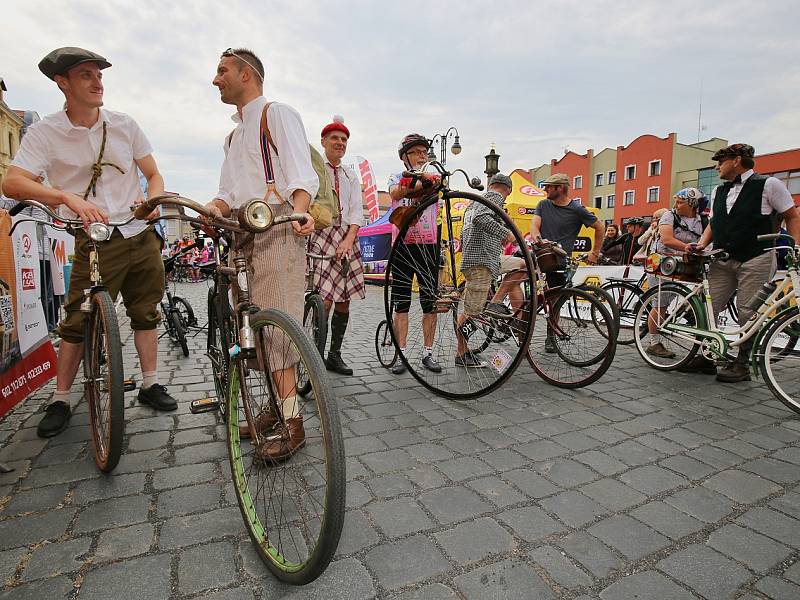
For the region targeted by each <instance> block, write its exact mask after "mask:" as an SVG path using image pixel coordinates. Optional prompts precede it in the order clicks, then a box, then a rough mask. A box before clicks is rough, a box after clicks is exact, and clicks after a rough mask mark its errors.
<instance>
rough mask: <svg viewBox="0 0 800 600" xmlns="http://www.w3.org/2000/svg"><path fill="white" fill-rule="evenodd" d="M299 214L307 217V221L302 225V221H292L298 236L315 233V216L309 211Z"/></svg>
mask: <svg viewBox="0 0 800 600" xmlns="http://www.w3.org/2000/svg"><path fill="white" fill-rule="evenodd" d="M298 214H300V215H303V216H304V217H305V223H303V224H302V225H301V224H300V221H292V229H294V234H295V235H296V236H309V235H311V234H312V233H314V217H312V216H311V215H310V214H308V213H307V212H305V213H298Z"/></svg>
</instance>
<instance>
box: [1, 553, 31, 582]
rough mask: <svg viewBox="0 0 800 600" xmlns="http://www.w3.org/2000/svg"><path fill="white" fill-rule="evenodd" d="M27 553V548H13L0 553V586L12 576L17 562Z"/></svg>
mask: <svg viewBox="0 0 800 600" xmlns="http://www.w3.org/2000/svg"><path fill="white" fill-rule="evenodd" d="M27 553H28V549H27V548H15V549H14V550H3V551H2V552H0V584H2V583H3V581H5V580H6V579H9V578H10V577H12V576H13V575H14V572H15V571H16V568H17V565H18V564H19V561H20V560H21V559H22V557H23V556H25V555H26V554H27Z"/></svg>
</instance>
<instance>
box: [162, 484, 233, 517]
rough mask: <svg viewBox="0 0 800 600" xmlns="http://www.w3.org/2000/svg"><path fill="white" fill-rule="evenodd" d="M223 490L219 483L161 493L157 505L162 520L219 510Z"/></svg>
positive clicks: (191, 486)
mask: <svg viewBox="0 0 800 600" xmlns="http://www.w3.org/2000/svg"><path fill="white" fill-rule="evenodd" d="M221 494H222V488H221V487H220V485H219V484H218V483H201V484H200V485H190V486H186V487H182V488H176V489H174V490H168V491H164V492H161V494H159V496H158V501H157V503H156V514H157V515H158V517H159V518H160V519H164V518H167V517H176V516H178V515H187V514H189V513H193V512H198V511H209V510H214V509H215V508H219V504H220V496H221Z"/></svg>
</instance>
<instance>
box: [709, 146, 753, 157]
mask: <svg viewBox="0 0 800 600" xmlns="http://www.w3.org/2000/svg"><path fill="white" fill-rule="evenodd" d="M755 154H756V151H755V148H753V147H752V146H751V145H750V144H731V145H730V146H726V147H725V148H720V149H719V150H717V151H716V152H715V153H714V156H712V157H711V160H721V159H723V158H736V157H737V156H741V157H743V158H753V157H754V156H755Z"/></svg>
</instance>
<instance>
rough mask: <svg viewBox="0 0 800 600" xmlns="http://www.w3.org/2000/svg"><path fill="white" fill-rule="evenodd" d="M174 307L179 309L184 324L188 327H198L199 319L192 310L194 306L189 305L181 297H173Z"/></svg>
mask: <svg viewBox="0 0 800 600" xmlns="http://www.w3.org/2000/svg"><path fill="white" fill-rule="evenodd" d="M172 305H173V306H174V307H175V308H177V309H178V312H179V313H180V314H181V317H182V318H183V322H184V323H185V324H186V325H187V326H188V327H196V326H197V317H195V316H194V309H192V305H191V304H189V301H188V300H185V299H183V298H181V297H180V296H173V297H172Z"/></svg>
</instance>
